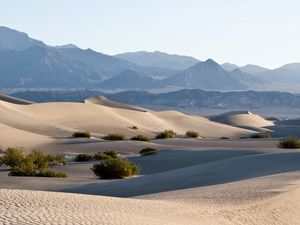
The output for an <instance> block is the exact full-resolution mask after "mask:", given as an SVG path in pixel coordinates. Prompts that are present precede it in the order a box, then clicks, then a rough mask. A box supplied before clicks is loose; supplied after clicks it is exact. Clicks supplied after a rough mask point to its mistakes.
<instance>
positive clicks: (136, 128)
mask: <svg viewBox="0 0 300 225" xmlns="http://www.w3.org/2000/svg"><path fill="white" fill-rule="evenodd" d="M129 128H130V129H132V130H138V129H139V128H138V127H137V126H132V127H129Z"/></svg>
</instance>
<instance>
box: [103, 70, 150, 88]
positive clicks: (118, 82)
mask: <svg viewBox="0 0 300 225" xmlns="http://www.w3.org/2000/svg"><path fill="white" fill-rule="evenodd" d="M100 87H101V88H104V89H149V88H155V80H154V79H153V78H151V77H147V76H143V75H141V74H140V73H138V72H136V71H134V70H129V69H128V70H125V71H123V72H121V73H120V74H118V75H116V76H114V77H112V78H111V79H108V80H105V81H104V82H102V83H101V84H100Z"/></svg>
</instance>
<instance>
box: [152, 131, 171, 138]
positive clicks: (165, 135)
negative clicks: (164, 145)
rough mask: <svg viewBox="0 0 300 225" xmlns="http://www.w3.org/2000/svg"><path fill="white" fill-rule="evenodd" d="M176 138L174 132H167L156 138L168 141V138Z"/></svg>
mask: <svg viewBox="0 0 300 225" xmlns="http://www.w3.org/2000/svg"><path fill="white" fill-rule="evenodd" d="M175 136H176V132H175V131H173V130H165V131H163V132H161V133H159V134H158V135H157V136H156V138H158V139H166V138H174V137H175Z"/></svg>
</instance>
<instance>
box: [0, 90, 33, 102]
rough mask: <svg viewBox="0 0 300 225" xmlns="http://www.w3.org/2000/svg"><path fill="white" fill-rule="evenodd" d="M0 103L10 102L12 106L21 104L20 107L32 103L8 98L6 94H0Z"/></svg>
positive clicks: (11, 97)
mask: <svg viewBox="0 0 300 225" xmlns="http://www.w3.org/2000/svg"><path fill="white" fill-rule="evenodd" d="M0 101H5V102H10V103H14V104H21V105H29V104H32V103H33V102H31V101H27V100H24V99H20V98H16V97H13V96H9V95H6V94H1V93H0Z"/></svg>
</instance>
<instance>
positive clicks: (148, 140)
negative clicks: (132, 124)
mask: <svg viewBox="0 0 300 225" xmlns="http://www.w3.org/2000/svg"><path fill="white" fill-rule="evenodd" d="M131 140H133V141H145V142H151V139H150V138H149V137H147V136H144V135H141V134H139V135H136V136H134V137H132V138H131Z"/></svg>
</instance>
